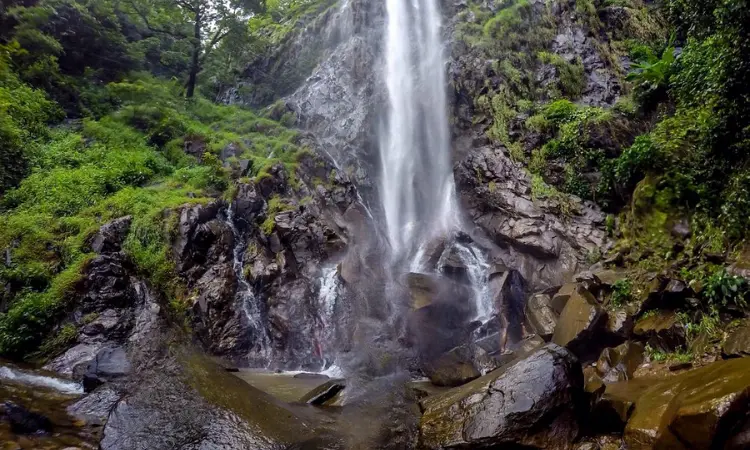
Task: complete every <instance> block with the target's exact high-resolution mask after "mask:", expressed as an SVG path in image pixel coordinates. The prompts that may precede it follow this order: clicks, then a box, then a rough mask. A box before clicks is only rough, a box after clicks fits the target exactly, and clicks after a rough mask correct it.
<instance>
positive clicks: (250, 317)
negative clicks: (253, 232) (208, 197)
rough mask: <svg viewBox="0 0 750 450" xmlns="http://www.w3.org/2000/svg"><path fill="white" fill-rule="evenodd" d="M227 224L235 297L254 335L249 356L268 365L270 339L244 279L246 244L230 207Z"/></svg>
mask: <svg viewBox="0 0 750 450" xmlns="http://www.w3.org/2000/svg"><path fill="white" fill-rule="evenodd" d="M227 223H228V224H229V227H230V228H231V229H232V235H233V236H234V252H233V257H234V260H233V268H234V274H235V276H236V277H237V283H238V286H237V293H236V294H235V295H236V296H237V301H239V302H240V304H241V305H242V310H243V311H244V312H245V317H246V318H247V321H248V327H249V329H250V330H252V331H253V333H254V336H253V337H254V341H253V346H252V354H251V355H250V356H251V359H260V361H256V362H257V363H261V364H264V365H265V364H268V363H269V362H270V359H271V358H270V357H271V355H270V353H271V350H270V349H271V345H270V342H271V339H270V338H269V336H268V331H267V330H266V326H265V323H264V321H263V315H262V313H261V310H260V304H259V303H260V302H258V299H257V298H256V296H255V293H254V292H253V288H252V286H250V283H248V282H247V279H246V278H245V272H244V254H245V250H246V248H247V244H246V242H245V240H244V239H243V238H242V234H241V233H240V232H239V230H238V229H237V227H236V226H235V225H234V211H233V210H232V208H231V207H229V208H227Z"/></svg>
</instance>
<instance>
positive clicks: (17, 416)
mask: <svg viewBox="0 0 750 450" xmlns="http://www.w3.org/2000/svg"><path fill="white" fill-rule="evenodd" d="M0 421H7V422H8V423H9V424H10V429H11V431H12V432H13V433H16V434H45V433H51V432H52V421H51V420H49V419H48V418H47V417H45V416H43V415H41V414H39V413H35V412H32V411H29V410H28V409H26V408H25V407H23V406H21V405H19V404H17V403H13V402H11V401H6V402H4V403H2V404H0Z"/></svg>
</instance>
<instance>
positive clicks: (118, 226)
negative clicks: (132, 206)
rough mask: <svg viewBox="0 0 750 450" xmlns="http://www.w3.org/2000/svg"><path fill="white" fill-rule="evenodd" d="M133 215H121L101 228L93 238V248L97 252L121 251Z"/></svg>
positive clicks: (91, 244) (91, 242) (91, 243)
mask: <svg viewBox="0 0 750 450" xmlns="http://www.w3.org/2000/svg"><path fill="white" fill-rule="evenodd" d="M132 221H133V217H132V216H125V217H120V218H119V219H115V220H113V221H111V222H109V223H107V224H105V225H102V227H101V228H99V231H98V232H97V233H96V234H95V235H94V236H93V237H92V238H91V241H90V244H89V245H90V246H91V250H93V251H95V252H96V253H99V254H103V253H115V252H119V251H120V248H121V246H122V243H123V241H125V238H126V237H127V236H128V231H129V230H130V223H131V222H132Z"/></svg>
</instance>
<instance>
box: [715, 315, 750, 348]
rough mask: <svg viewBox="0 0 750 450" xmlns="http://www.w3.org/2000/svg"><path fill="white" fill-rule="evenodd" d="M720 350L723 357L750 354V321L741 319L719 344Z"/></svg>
mask: <svg viewBox="0 0 750 450" xmlns="http://www.w3.org/2000/svg"><path fill="white" fill-rule="evenodd" d="M721 352H722V354H724V356H725V357H737V356H748V355H750V321H747V320H746V321H743V322H742V323H741V324H740V325H739V326H738V327H737V328H735V329H734V330H732V331H731V332H729V334H728V335H727V337H726V339H725V340H724V343H723V344H722V346H721Z"/></svg>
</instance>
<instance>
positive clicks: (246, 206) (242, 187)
mask: <svg viewBox="0 0 750 450" xmlns="http://www.w3.org/2000/svg"><path fill="white" fill-rule="evenodd" d="M265 206H266V201H265V199H264V198H263V197H262V196H261V195H260V193H259V192H258V190H257V189H256V187H255V184H254V183H240V184H238V186H237V195H235V197H234V201H233V202H232V209H233V211H234V217H235V223H236V225H237V227H238V228H240V229H247V228H248V227H249V226H250V225H251V224H252V223H253V222H255V219H256V218H257V217H258V216H259V215H260V214H261V213H262V212H263V208H264V207H265Z"/></svg>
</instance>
